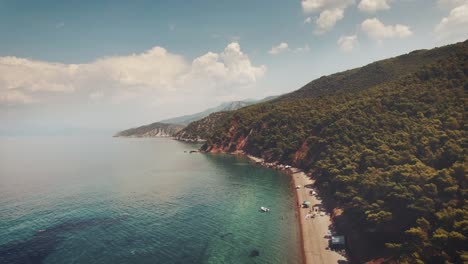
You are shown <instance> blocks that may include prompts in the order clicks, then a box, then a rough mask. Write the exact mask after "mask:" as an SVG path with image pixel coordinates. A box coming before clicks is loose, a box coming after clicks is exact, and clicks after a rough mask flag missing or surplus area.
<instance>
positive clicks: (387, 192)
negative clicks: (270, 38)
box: [202, 41, 468, 263]
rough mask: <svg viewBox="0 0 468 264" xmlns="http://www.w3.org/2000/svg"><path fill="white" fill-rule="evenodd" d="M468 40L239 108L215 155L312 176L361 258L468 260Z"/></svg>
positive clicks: (218, 138)
mask: <svg viewBox="0 0 468 264" xmlns="http://www.w3.org/2000/svg"><path fill="white" fill-rule="evenodd" d="M467 90H468V42H467V41H465V42H464V43H458V44H455V45H451V46H446V47H442V48H438V49H434V50H429V51H417V52H412V53H410V54H408V55H404V56H402V57H398V58H393V59H389V60H385V61H381V62H377V63H373V64H370V65H368V66H365V67H362V68H359V69H355V70H350V71H347V72H344V73H339V74H335V75H331V76H328V77H322V78H320V79H318V80H316V81H314V82H311V83H310V84H308V85H306V86H305V87H304V88H302V89H300V90H298V91H296V92H293V93H291V94H288V95H285V96H283V97H280V98H279V99H276V100H274V101H272V102H267V103H263V104H258V105H253V106H249V107H245V108H242V109H240V110H237V111H234V112H231V113H229V114H227V115H226V116H225V117H223V118H222V119H221V120H220V121H219V122H218V123H217V124H216V126H215V129H214V131H215V132H214V133H213V134H212V135H211V136H210V137H209V138H208V141H207V142H206V144H205V145H204V146H203V147H202V149H203V150H205V151H211V152H218V151H225V152H233V151H244V152H246V153H248V154H252V155H256V156H259V157H263V158H265V159H267V160H269V161H280V162H281V163H285V164H293V165H294V166H297V167H300V168H303V169H304V170H306V171H308V172H311V173H312V175H313V177H314V178H316V180H317V181H316V184H317V187H318V188H319V190H320V191H321V192H322V194H323V195H324V196H325V197H327V198H326V202H327V203H328V204H329V205H330V207H332V208H339V209H341V210H338V211H341V212H342V213H341V214H340V215H336V216H335V221H336V224H337V227H338V228H339V229H340V230H341V231H342V232H345V234H346V235H347V236H348V238H349V242H350V243H349V246H350V253H351V254H352V255H353V257H354V258H355V259H358V260H359V261H360V262H361V261H366V260H372V259H375V258H378V257H383V258H386V259H388V260H390V261H399V262H402V263H462V262H466V261H468V246H467V245H468V240H467V236H468V205H467V203H466V200H467V198H468V197H467V195H468V189H467V184H468V180H467V176H466V170H467V165H466V158H465V157H466V144H467V131H466V125H465V123H464V116H465V113H466V91H467Z"/></svg>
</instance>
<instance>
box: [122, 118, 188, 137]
mask: <svg viewBox="0 0 468 264" xmlns="http://www.w3.org/2000/svg"><path fill="white" fill-rule="evenodd" d="M183 128H184V126H183V125H175V124H166V123H160V122H156V123H152V124H149V125H145V126H140V127H136V128H130V129H127V130H124V131H121V132H119V133H117V134H116V135H115V137H173V136H174V135H175V134H176V133H177V132H179V131H180V130H181V129H183Z"/></svg>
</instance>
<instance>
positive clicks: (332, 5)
mask: <svg viewBox="0 0 468 264" xmlns="http://www.w3.org/2000/svg"><path fill="white" fill-rule="evenodd" d="M352 4H354V0H302V10H303V11H304V13H320V15H319V17H318V18H317V19H316V20H315V24H316V29H315V30H314V32H315V33H316V34H322V33H324V32H327V31H329V30H331V29H332V28H333V27H334V26H335V24H336V22H338V21H339V20H341V19H343V17H344V10H345V9H346V8H347V7H348V6H350V5H352ZM310 22H312V19H311V18H307V19H306V20H305V21H304V23H310Z"/></svg>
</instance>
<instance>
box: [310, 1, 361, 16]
mask: <svg viewBox="0 0 468 264" xmlns="http://www.w3.org/2000/svg"><path fill="white" fill-rule="evenodd" d="M353 3H354V0H302V2H301V4H302V10H303V11H304V12H305V13H315V12H319V11H322V10H326V9H334V8H340V9H345V8H346V7H348V6H350V5H352V4H353Z"/></svg>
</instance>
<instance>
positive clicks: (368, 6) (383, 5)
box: [358, 0, 390, 12]
mask: <svg viewBox="0 0 468 264" xmlns="http://www.w3.org/2000/svg"><path fill="white" fill-rule="evenodd" d="M387 2H388V0H361V2H360V3H359V5H358V8H359V10H361V11H364V12H376V11H379V10H386V9H390V5H389V4H388V3H387Z"/></svg>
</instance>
